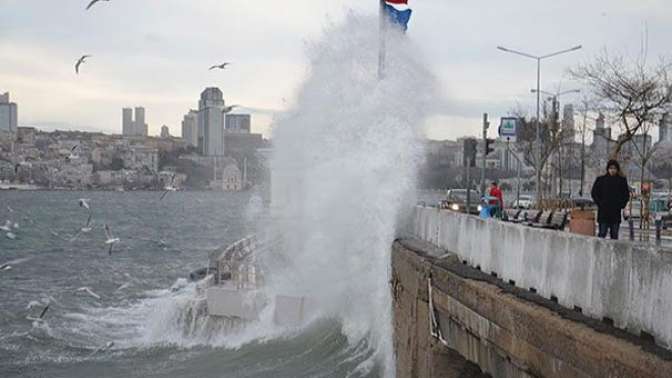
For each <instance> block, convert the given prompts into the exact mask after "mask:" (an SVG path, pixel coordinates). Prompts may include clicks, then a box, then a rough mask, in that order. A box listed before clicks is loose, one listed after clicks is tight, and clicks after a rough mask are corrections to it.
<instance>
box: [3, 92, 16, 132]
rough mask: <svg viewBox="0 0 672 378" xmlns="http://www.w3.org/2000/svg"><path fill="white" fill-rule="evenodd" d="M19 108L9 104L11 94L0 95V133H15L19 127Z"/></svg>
mask: <svg viewBox="0 0 672 378" xmlns="http://www.w3.org/2000/svg"><path fill="white" fill-rule="evenodd" d="M18 117H19V111H18V106H17V105H16V104H15V103H13V102H9V92H7V93H4V94H0V131H5V132H10V133H15V132H16V130H17V127H18Z"/></svg>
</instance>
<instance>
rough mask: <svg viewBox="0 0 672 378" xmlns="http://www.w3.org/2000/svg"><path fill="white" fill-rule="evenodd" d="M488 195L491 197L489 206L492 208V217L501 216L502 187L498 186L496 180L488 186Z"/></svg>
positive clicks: (502, 202) (502, 204)
mask: <svg viewBox="0 0 672 378" xmlns="http://www.w3.org/2000/svg"><path fill="white" fill-rule="evenodd" d="M490 197H492V198H493V199H492V200H490V206H491V207H492V208H493V213H492V216H493V217H498V218H499V217H501V214H502V210H503V209H504V195H503V193H502V189H500V188H499V185H497V182H496V181H493V182H492V185H491V186H490Z"/></svg>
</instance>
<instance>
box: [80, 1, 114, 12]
mask: <svg viewBox="0 0 672 378" xmlns="http://www.w3.org/2000/svg"><path fill="white" fill-rule="evenodd" d="M99 1H110V0H91V2H90V3H89V5H87V6H86V10H89V9H91V7H92V6H94V5H95V4H96V3H97V2H99Z"/></svg>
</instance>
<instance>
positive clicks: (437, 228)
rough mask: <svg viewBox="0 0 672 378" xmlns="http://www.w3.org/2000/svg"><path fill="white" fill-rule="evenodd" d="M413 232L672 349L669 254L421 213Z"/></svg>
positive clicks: (442, 213)
mask: <svg viewBox="0 0 672 378" xmlns="http://www.w3.org/2000/svg"><path fill="white" fill-rule="evenodd" d="M414 219H415V222H414V224H413V230H411V232H412V233H413V234H414V236H415V237H417V238H419V239H422V240H425V241H428V242H430V243H432V244H435V245H437V246H439V247H441V248H444V249H446V250H448V251H450V252H453V253H455V254H457V255H458V256H459V258H460V259H462V260H466V261H467V262H468V263H469V264H470V265H471V266H474V267H479V268H480V269H481V270H482V271H484V272H486V273H496V274H497V276H498V277H499V278H501V279H503V280H505V281H514V282H515V285H516V286H518V287H520V288H523V289H531V288H532V289H534V290H536V291H537V293H539V294H540V295H542V296H544V297H546V298H552V297H555V298H557V299H558V302H559V303H560V304H561V305H563V306H565V307H568V308H575V307H578V308H580V309H581V311H582V312H583V313H584V314H586V315H588V316H590V317H593V318H595V319H604V318H608V319H611V320H613V322H614V326H616V327H618V328H622V329H626V330H628V331H630V332H632V333H635V334H639V333H640V332H642V331H643V332H646V333H648V334H651V335H653V336H654V337H655V339H656V343H657V344H658V345H661V346H663V347H665V348H667V349H672V295H671V294H670V293H672V253H666V252H662V251H660V250H658V249H656V247H654V246H651V247H648V246H642V245H636V244H633V243H628V242H618V241H609V240H602V239H598V238H594V237H587V236H581V235H575V234H570V233H565V232H558V231H551V230H543V229H536V228H531V227H526V226H522V225H517V224H513V223H505V222H500V221H496V220H483V219H480V218H478V217H474V216H469V215H466V214H460V213H456V212H452V211H446V210H438V209H435V208H427V207H416V209H415V214H414Z"/></svg>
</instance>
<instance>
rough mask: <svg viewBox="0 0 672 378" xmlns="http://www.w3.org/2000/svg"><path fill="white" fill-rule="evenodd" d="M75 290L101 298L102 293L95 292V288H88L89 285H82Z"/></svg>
mask: <svg viewBox="0 0 672 378" xmlns="http://www.w3.org/2000/svg"><path fill="white" fill-rule="evenodd" d="M75 292H77V293H87V294H89V295H90V296H92V297H94V298H96V299H98V300H100V295H98V294H96V293H94V292H93V290H91V289H90V288H88V287H80V288H79V289H77V290H75Z"/></svg>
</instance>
